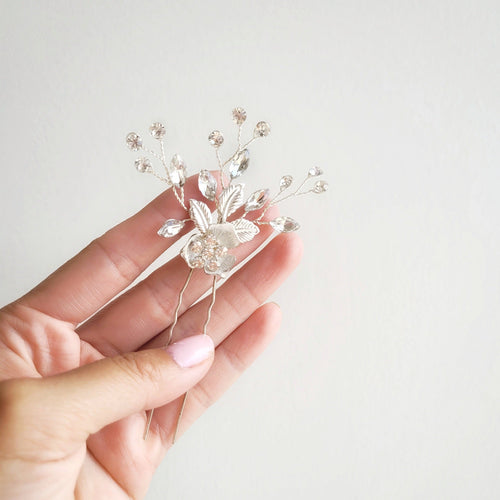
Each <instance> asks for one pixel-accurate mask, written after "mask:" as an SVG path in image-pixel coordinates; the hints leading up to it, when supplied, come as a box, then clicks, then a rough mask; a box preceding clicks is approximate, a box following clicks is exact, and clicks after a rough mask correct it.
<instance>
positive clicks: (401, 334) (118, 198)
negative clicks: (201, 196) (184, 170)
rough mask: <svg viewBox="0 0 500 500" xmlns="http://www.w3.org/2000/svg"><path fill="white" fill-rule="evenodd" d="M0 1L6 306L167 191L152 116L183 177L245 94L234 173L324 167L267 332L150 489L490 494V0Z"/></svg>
mask: <svg viewBox="0 0 500 500" xmlns="http://www.w3.org/2000/svg"><path fill="white" fill-rule="evenodd" d="M0 5H1V10H0V38H1V54H0V71H1V74H2V76H1V83H0V86H1V87H0V88H1V92H0V102H1V104H0V108H1V110H2V111H1V114H0V126H1V138H2V155H1V159H2V161H1V165H2V166H1V178H0V211H1V214H2V215H1V217H0V221H1V228H0V231H1V237H0V255H1V265H0V283H1V287H0V299H1V302H2V303H6V302H8V301H10V300H12V299H14V298H16V297H17V296H18V295H19V294H21V293H24V292H25V291H27V290H28V289H29V288H30V287H32V286H33V285H35V284H36V283H37V282H38V281H39V280H41V279H42V278H43V277H44V276H46V275H47V274H48V273H50V272H51V271H52V270H54V269H55V268H56V267H57V266H59V265H60V264H61V263H62V262H63V261H65V260H66V259H68V258H69V257H70V256H72V255H73V254H74V253H76V252H77V251H78V250H79V249H80V248H81V247H82V246H84V245H85V244H87V243H88V242H89V241H90V240H91V239H93V238H95V237H96V236H98V235H99V234H100V233H102V232H103V231H105V230H106V229H107V228H108V227H110V226H111V225H113V224H115V223H117V222H119V221H120V220H122V219H123V218H125V217H127V216H128V215H130V214H131V213H133V212H134V211H135V210H138V209H139V208H140V207H141V206H143V205H144V204H145V203H147V202H148V201H149V200H150V199H151V198H152V197H154V196H155V195H156V194H157V193H159V192H160V190H161V189H162V186H161V185H160V183H157V182H155V180H154V179H152V178H148V177H145V176H140V175H139V174H138V173H137V172H136V171H135V169H134V168H133V159H134V155H132V154H131V153H130V152H129V151H128V150H127V149H126V147H125V144H124V136H125V134H126V133H127V132H129V131H130V130H137V131H138V132H142V133H143V134H145V133H146V131H147V127H148V126H149V124H150V123H151V122H152V121H156V120H162V121H164V122H165V123H166V126H167V134H168V141H167V148H168V151H170V152H172V153H173V152H179V153H181V154H182V155H183V156H184V157H185V158H186V160H187V162H188V166H189V168H190V171H191V172H195V171H196V170H198V169H200V168H207V167H208V168H212V167H214V166H215V161H214V155H213V150H212V149H211V147H210V146H209V145H208V143H207V135H208V133H209V132H210V130H212V129H214V128H218V129H220V130H222V131H223V132H224V133H225V135H226V137H227V138H228V141H229V142H230V140H231V139H230V138H231V137H232V140H233V141H234V138H235V135H234V133H235V127H234V125H233V124H232V122H231V109H232V108H233V107H234V106H243V107H245V108H246V110H247V112H248V122H249V126H248V128H247V129H246V133H247V134H250V133H251V128H252V125H253V124H254V123H256V122H257V121H259V120H267V121H268V122H269V123H270V124H271V127H272V133H271V135H270V137H269V138H268V139H266V140H265V141H261V142H259V143H258V144H256V145H255V146H254V147H253V148H252V163H251V167H250V169H249V171H248V174H247V175H246V177H245V179H244V180H245V182H246V183H247V185H248V186H251V187H254V188H258V187H261V186H262V185H264V186H276V185H277V182H278V180H279V178H280V176H281V175H282V174H285V173H289V174H293V175H294V176H296V177H301V176H302V174H303V173H304V172H305V171H306V170H307V169H308V168H309V167H310V166H312V165H320V166H321V167H323V169H324V170H325V172H326V174H327V175H326V177H327V178H328V180H329V181H330V185H331V188H330V190H329V192H328V194H327V195H324V196H321V197H310V198H309V199H306V198H301V199H297V200H295V201H294V202H292V203H290V204H289V205H287V206H286V207H283V209H282V210H283V211H286V213H287V214H288V215H291V216H293V217H294V218H296V219H297V220H299V221H300V222H301V223H302V229H301V235H302V237H303V239H304V241H305V256H304V259H303V262H302V264H301V266H300V267H299V268H298V270H297V271H296V272H295V274H294V275H293V277H292V278H291V279H290V280H289V281H288V282H287V283H286V284H285V285H284V286H283V288H282V289H280V290H279V291H278V292H277V293H276V294H275V296H274V297H273V300H275V301H277V302H278V303H279V304H280V305H281V307H282V309H283V312H284V321H283V325H282V328H281V332H280V334H279V335H278V337H277V339H276V340H275V342H274V343H273V345H272V346H271V347H270V349H269V350H268V351H267V352H266V353H265V354H264V355H263V356H262V358H260V359H259V360H258V361H257V362H256V363H255V364H254V365H253V366H252V368H251V369H250V370H249V372H248V373H246V374H245V375H244V376H243V378H242V379H241V380H240V381H238V383H237V384H236V385H235V386H234V387H233V388H232V389H231V390H230V391H229V393H227V394H226V395H225V396H224V398H223V399H222V400H221V401H220V402H219V403H218V404H217V405H216V406H214V407H213V408H211V409H210V410H209V411H208V413H207V414H206V415H205V416H204V417H203V418H202V419H201V420H200V421H199V422H197V423H196V425H195V426H194V427H193V428H192V429H191V431H190V432H189V433H188V434H187V435H185V436H184V437H183V438H182V439H181V440H180V441H179V442H178V444H177V445H176V446H175V447H174V449H173V450H172V451H171V452H170V453H169V454H168V456H167V458H166V459H165V461H164V462H163V464H162V466H161V467H160V469H159V470H158V472H157V474H156V477H155V479H154V481H153V484H152V486H151V489H150V492H149V495H148V499H149V500H154V499H160V498H172V499H198V498H200V499H201V498H203V499H204V500H209V499H214V500H215V499H217V500H222V499H231V500H232V499H241V500H253V499H284V498H288V499H294V500H296V499H297V500H299V499H304V498H310V499H315V500H316V499H318V500H319V499H331V498H336V499H367V500H373V499H422V498H426V499H454V500H458V499H471V498H474V499H493V498H499V496H500V480H499V474H498V464H499V459H500V457H499V449H500V447H499V444H500V443H499V430H498V423H499V414H500V412H499V410H500V400H499V381H500V373H499V372H500V370H499V346H500V340H499V339H500V336H499V332H500V312H499V307H498V304H499V299H500V280H499V277H500V276H499V275H500V273H499V267H500V266H499V257H500V252H499V244H500V234H499V219H500V217H499V216H500V203H499V188H500V173H499V172H500V170H499V169H500V142H499V132H500V126H499V125H500V124H499V111H500V100H499V88H500V70H499V61H500V57H499V56H500V47H499V43H500V36H499V26H500V12H499V3H498V2H496V1H475V2H472V1H465V0H459V1H458V0H457V1H443V0H441V1H421V2H414V1H373V2H369V1H326V0H325V1H314V0H312V1H307V2H286V1H262V0H254V1H252V2H226V1H219V0H211V1H209V2H192V1H182V2H180V1H179V2H169V1H165V0H163V1H151V2H132V1H129V2H125V1H124V2H122V1H109V2H76V1H31V2H29V1H18V2H7V1H5V0H4V1H2V2H1V4H0Z"/></svg>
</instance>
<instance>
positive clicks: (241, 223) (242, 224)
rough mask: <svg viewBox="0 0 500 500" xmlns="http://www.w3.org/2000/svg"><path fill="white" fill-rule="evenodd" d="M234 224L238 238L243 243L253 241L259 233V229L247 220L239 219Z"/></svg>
mask: <svg viewBox="0 0 500 500" xmlns="http://www.w3.org/2000/svg"><path fill="white" fill-rule="evenodd" d="M232 224H233V226H234V230H235V231H236V236H238V239H239V240H240V242H241V243H246V242H247V241H250V240H253V239H254V237H255V236H256V235H257V234H258V233H259V228H258V227H257V226H256V225H255V224H254V223H253V222H251V221H249V220H247V219H237V220H235V221H233V222H232Z"/></svg>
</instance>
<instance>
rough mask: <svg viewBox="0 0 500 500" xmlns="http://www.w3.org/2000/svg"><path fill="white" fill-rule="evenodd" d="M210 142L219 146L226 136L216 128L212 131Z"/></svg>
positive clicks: (209, 137)
mask: <svg viewBox="0 0 500 500" xmlns="http://www.w3.org/2000/svg"><path fill="white" fill-rule="evenodd" d="M208 142H209V143H210V144H211V145H212V146H213V147H214V148H218V147H219V146H221V145H222V143H223V142H224V136H223V135H222V133H221V132H219V131H218V130H214V131H213V132H210V135H209V136H208Z"/></svg>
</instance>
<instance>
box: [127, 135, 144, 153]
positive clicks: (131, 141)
mask: <svg viewBox="0 0 500 500" xmlns="http://www.w3.org/2000/svg"><path fill="white" fill-rule="evenodd" d="M125 141H126V142H127V146H128V147H129V149H131V150H132V151H139V149H141V148H142V139H141V138H140V136H139V135H138V134H136V133H135V132H130V134H127V137H126V139H125Z"/></svg>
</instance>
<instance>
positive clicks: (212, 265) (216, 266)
mask: <svg viewBox="0 0 500 500" xmlns="http://www.w3.org/2000/svg"><path fill="white" fill-rule="evenodd" d="M206 268H207V269H208V270H209V271H210V272H211V273H215V271H217V269H219V264H218V263H217V261H216V260H211V261H209V262H208V263H207V265H206Z"/></svg>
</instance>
